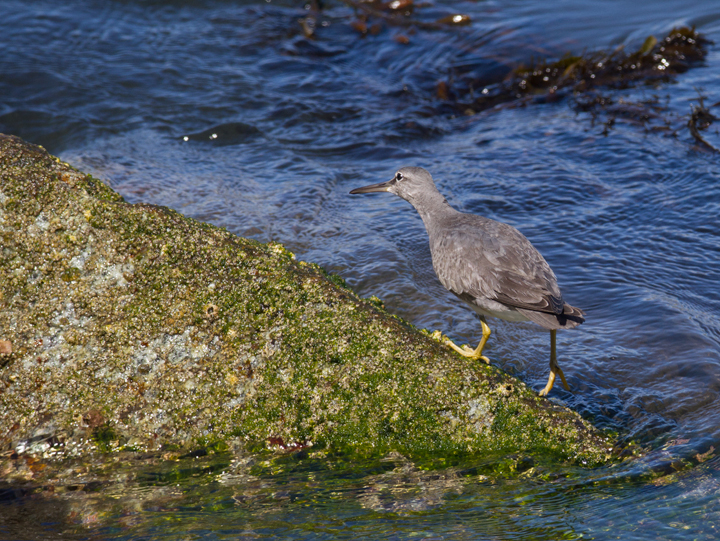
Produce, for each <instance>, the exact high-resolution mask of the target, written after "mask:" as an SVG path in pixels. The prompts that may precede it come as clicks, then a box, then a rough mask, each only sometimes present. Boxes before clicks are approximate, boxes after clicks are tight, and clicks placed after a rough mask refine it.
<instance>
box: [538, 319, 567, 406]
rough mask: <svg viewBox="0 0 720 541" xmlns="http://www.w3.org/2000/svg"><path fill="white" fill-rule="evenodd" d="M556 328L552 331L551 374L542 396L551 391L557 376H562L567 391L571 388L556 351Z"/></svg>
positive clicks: (541, 393) (541, 392)
mask: <svg viewBox="0 0 720 541" xmlns="http://www.w3.org/2000/svg"><path fill="white" fill-rule="evenodd" d="M556 332H557V331H556V330H555V329H552V330H551V331H550V376H549V377H548V382H547V385H545V388H544V389H543V390H542V391H540V396H547V394H548V393H549V392H550V389H552V388H553V385H554V384H555V376H556V375H557V376H560V379H561V380H562V384H563V387H565V390H566V391H569V390H570V386H569V385H568V382H567V380H566V379H565V374H563V371H562V368H560V367H559V366H558V363H557V353H556V349H557V346H556V336H555V334H556Z"/></svg>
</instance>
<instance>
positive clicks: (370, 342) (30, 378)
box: [0, 135, 612, 464]
mask: <svg viewBox="0 0 720 541" xmlns="http://www.w3.org/2000/svg"><path fill="white" fill-rule="evenodd" d="M0 245H1V248H0V250H1V254H2V257H0V343H3V344H4V346H3V347H4V349H2V348H0V353H2V352H3V351H4V353H2V355H0V366H2V367H1V368H0V412H2V414H1V415H0V452H5V454H6V455H7V454H8V453H15V454H22V453H33V454H36V455H44V456H50V455H53V454H60V455H76V456H77V455H80V456H82V455H84V454H86V453H94V452H98V451H102V452H112V451H113V450H116V449H135V450H154V449H159V448H162V447H163V446H164V447H165V448H172V449H184V448H185V449H187V448H195V447H197V445H199V444H206V443H207V442H215V443H217V442H220V443H222V442H229V441H231V440H232V441H233V442H234V443H233V444H234V445H235V444H237V442H238V441H241V442H244V443H243V445H244V446H245V447H246V448H247V449H250V450H252V449H259V448H268V447H269V448H275V449H298V448H305V449H306V448H308V447H310V446H312V448H313V449H319V448H320V449H326V450H333V451H341V452H350V453H360V454H366V455H375V454H380V453H387V452H390V451H397V452H400V453H403V454H405V455H407V456H429V457H432V456H448V455H456V454H466V453H470V454H474V453H478V454H483V455H488V454H490V453H518V452H523V453H534V454H542V455H543V456H545V457H551V458H553V459H557V460H572V461H578V462H580V463H583V464H585V463H586V464H599V463H603V462H605V461H607V460H608V459H609V448H610V447H612V442H611V440H610V438H609V437H608V436H607V435H606V434H603V433H601V432H599V431H597V430H595V429H594V428H593V427H592V426H591V425H590V424H589V423H588V422H586V421H585V420H584V419H582V418H581V417H580V416H579V415H578V414H577V413H575V412H573V411H570V410H569V409H567V408H564V407H561V406H559V405H557V404H555V403H553V402H551V401H548V400H546V399H544V398H540V397H538V396H537V395H536V394H535V393H534V392H533V391H532V390H531V389H529V388H528V387H527V386H526V385H524V384H523V383H522V382H520V381H519V380H517V379H515V378H513V377H510V376H509V375H507V374H505V373H503V372H502V371H500V370H499V369H497V368H495V367H492V366H487V365H485V364H483V363H481V362H476V361H471V360H468V359H465V358H463V357H461V356H459V355H457V354H455V353H453V352H452V351H451V350H449V349H448V348H447V347H446V346H443V345H441V344H440V343H438V342H436V341H435V340H433V339H432V338H431V337H429V336H428V335H427V334H425V333H422V332H420V331H418V330H417V329H415V328H414V327H413V326H411V325H409V324H408V323H406V322H404V321H402V320H401V319H400V318H397V317H395V316H392V315H390V314H388V313H387V312H386V311H385V310H384V308H383V306H382V303H381V302H379V301H378V299H374V298H373V299H368V300H365V299H361V298H359V297H358V296H357V295H355V294H354V293H353V292H352V291H351V290H350V289H348V288H347V287H346V286H345V285H344V282H343V281H342V280H341V279H338V278H336V277H333V276H329V275H328V274H327V273H326V272H324V271H323V270H322V269H321V268H320V267H318V266H317V265H314V264H310V263H304V262H301V261H297V260H296V259H295V257H294V256H293V254H291V253H289V252H288V251H287V250H286V249H284V248H283V247H282V246H281V245H279V244H275V243H270V244H261V243H258V242H255V241H252V240H248V239H244V238H240V237H237V236H235V235H233V234H231V233H229V232H227V231H225V230H223V229H220V228H217V227H214V226H211V225H208V224H204V223H200V222H197V221H195V220H192V219H189V218H186V217H184V216H182V215H181V214H179V213H177V212H175V211H173V210H170V209H168V208H164V207H157V206H152V205H145V204H135V205H131V204H128V203H126V202H124V201H123V199H122V197H120V196H119V195H118V194H117V193H115V192H114V191H112V190H111V189H110V188H109V187H107V186H106V185H105V184H103V183H102V182H101V181H99V180H97V179H95V178H92V177H91V176H89V175H85V174H83V173H81V172H78V171H77V170H75V169H73V168H72V167H70V166H69V165H67V164H65V163H63V162H61V161H60V160H59V159H58V158H55V157H53V156H51V155H50V154H48V153H47V152H46V151H45V150H44V149H42V148H41V147H37V146H34V145H31V144H28V143H26V142H24V141H22V140H20V139H18V138H16V137H12V136H3V135H0Z"/></svg>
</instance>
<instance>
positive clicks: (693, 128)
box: [688, 96, 720, 152]
mask: <svg viewBox="0 0 720 541" xmlns="http://www.w3.org/2000/svg"><path fill="white" fill-rule="evenodd" d="M716 105H720V102H717V103H714V104H713V105H712V106H711V107H715V106H716ZM716 120H718V118H717V117H716V116H715V115H713V114H712V113H711V112H710V110H709V109H708V108H707V107H706V106H705V97H704V96H698V104H697V105H694V106H693V108H692V111H691V112H690V118H689V119H688V129H689V130H690V134H691V135H692V136H693V137H694V138H695V141H697V142H698V143H700V144H701V145H703V146H704V147H706V148H709V149H710V150H713V151H715V152H720V149H718V148H717V147H716V146H714V145H712V144H710V143H709V142H708V141H707V140H706V139H705V138H704V137H703V136H702V135H701V133H700V131H701V130H707V129H708V128H709V127H710V125H711V124H712V123H713V122H714V121H716Z"/></svg>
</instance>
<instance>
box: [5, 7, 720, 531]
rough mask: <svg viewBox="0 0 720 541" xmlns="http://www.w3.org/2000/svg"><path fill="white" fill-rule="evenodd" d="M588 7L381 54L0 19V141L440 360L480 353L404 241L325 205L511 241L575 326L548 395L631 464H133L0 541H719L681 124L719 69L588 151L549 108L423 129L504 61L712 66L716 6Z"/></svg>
mask: <svg viewBox="0 0 720 541" xmlns="http://www.w3.org/2000/svg"><path fill="white" fill-rule="evenodd" d="M590 4H591V3H584V2H577V1H572V0H563V1H561V2H559V3H554V4H552V5H550V4H547V3H543V4H541V3H536V2H526V1H520V0H518V1H513V2H502V3H498V2H492V1H491V2H482V3H475V2H459V3H452V5H450V4H447V3H437V4H436V5H435V6H431V7H429V8H427V9H428V11H427V13H428V14H429V15H428V17H429V18H434V19H432V20H435V19H436V18H440V17H441V16H443V15H445V14H447V13H448V12H458V13H466V14H468V15H470V17H471V19H472V21H473V22H472V24H470V25H468V26H463V27H457V28H453V29H451V30H431V29H427V30H423V29H420V30H416V31H410V30H408V29H406V28H404V29H402V32H403V35H406V37H407V38H408V41H407V43H404V42H403V40H398V39H395V38H396V37H397V34H398V33H399V32H400V30H398V28H397V27H392V26H383V27H382V28H381V29H380V32H379V33H377V35H373V34H372V33H371V32H368V33H367V35H365V36H364V37H362V36H361V35H360V34H359V33H358V32H357V31H355V30H352V29H351V27H350V26H349V24H350V22H351V21H352V20H353V18H354V15H353V12H352V10H349V9H348V8H346V7H345V6H343V5H342V4H341V3H337V4H335V3H331V4H329V5H328V7H327V9H326V10H325V11H324V12H323V15H322V17H321V19H319V23H320V26H319V27H317V28H316V36H315V39H307V38H305V37H304V35H303V29H302V27H301V25H299V24H298V19H300V18H302V17H304V16H305V14H306V10H305V9H303V8H302V7H301V6H300V5H299V4H294V3H293V2H290V1H287V2H280V3H278V2H276V1H275V0H273V1H269V2H265V1H262V2H260V1H258V2H254V1H247V2H240V3H227V2H220V1H218V2H213V3H210V4H208V5H205V4H204V3H195V2H184V1H176V2H172V3H160V2H158V3H152V2H151V3H145V2H142V3H140V2H114V3H107V2H96V1H94V0H90V1H87V2H66V3H62V4H57V3H52V2H36V3H33V5H32V7H28V6H27V5H26V3H24V2H21V1H19V0H8V1H6V2H3V12H4V13H3V19H2V21H0V30H2V32H0V43H2V45H3V54H2V55H0V131H2V132H8V133H14V134H17V135H20V136H22V137H25V138H27V139H28V140H30V141H33V142H36V143H39V144H43V145H45V146H46V147H47V148H48V150H50V151H51V152H54V153H57V154H60V155H61V156H62V157H63V159H65V160H66V161H69V162H70V163H72V164H74V165H75V166H77V167H78V168H80V169H82V170H85V171H88V172H92V173H93V174H95V175H96V176H98V177H101V178H104V179H108V181H109V182H110V183H111V185H112V186H113V187H114V188H115V189H116V190H118V191H119V192H120V193H121V194H122V195H123V196H124V197H125V198H126V199H128V200H129V201H132V202H135V201H144V202H149V203H156V204H162V205H168V206H171V207H173V208H176V209H178V210H180V211H181V212H183V213H185V214H187V215H190V216H193V217H195V218H198V219H201V220H205V221H210V222H212V223H214V224H216V225H219V226H223V227H227V228H228V229H229V230H231V231H233V232H235V233H238V234H240V235H244V236H251V237H254V238H257V239H260V240H263V241H266V240H271V239H272V240H277V241H280V242H282V243H284V244H285V245H287V247H288V248H289V249H291V250H292V251H294V252H296V253H297V254H298V256H299V257H300V258H302V259H307V260H311V261H314V262H318V263H320V264H321V265H323V266H324V267H325V268H327V269H328V270H330V271H333V272H338V273H340V274H341V275H342V276H343V277H345V278H346V279H347V281H348V282H349V283H350V284H351V285H352V286H353V287H354V288H355V289H356V290H357V291H358V292H359V293H360V294H361V295H363V296H369V295H377V296H379V297H381V298H382V299H383V300H384V302H385V304H386V306H387V307H388V309H390V310H391V311H392V312H394V313H396V314H399V315H401V316H402V317H404V318H406V319H408V320H410V321H412V322H413V323H415V324H416V325H418V326H420V327H426V328H429V329H442V330H443V332H446V333H447V334H449V335H450V336H451V337H452V338H453V339H455V340H456V341H460V342H461V343H462V342H468V343H475V342H477V338H478V335H479V326H478V322H477V320H476V319H475V318H474V316H473V315H472V314H471V313H470V312H469V311H468V310H467V309H466V308H465V307H463V306H462V305H461V304H460V303H459V301H456V300H455V299H454V298H452V297H451V296H450V295H449V294H448V293H447V292H446V291H445V290H444V289H443V288H442V286H441V285H440V284H439V283H438V282H437V280H436V279H435V277H434V274H433V272H432V266H431V262H430V258H429V251H428V247H427V241H426V237H425V232H424V228H423V225H422V223H421V221H420V218H419V217H418V216H417V214H416V213H415V212H414V211H413V210H412V209H411V208H410V207H409V205H407V204H406V203H404V202H403V201H400V200H398V199H397V198H393V197H391V196H385V197H384V196H382V195H378V196H376V197H368V198H352V197H350V196H349V195H348V194H347V192H348V191H349V189H351V188H353V187H356V186H361V185H365V184H369V183H372V182H379V181H381V180H386V179H388V178H390V175H392V174H393V173H394V172H395V170H396V169H397V168H399V167H400V166H403V165H420V166H423V167H426V168H427V169H429V170H430V171H431V172H432V173H433V174H434V176H435V178H436V181H437V184H438V188H439V189H440V190H441V192H443V194H445V195H446V196H447V198H448V200H449V201H450V203H451V204H452V205H454V206H455V207H456V208H459V209H461V210H465V211H469V212H476V213H480V214H483V215H486V216H488V217H491V218H494V219H498V220H501V221H505V222H508V223H511V224H513V225H515V226H516V227H518V228H519V229H520V230H521V231H522V232H523V233H525V235H526V236H527V237H528V238H530V239H531V241H532V242H533V243H534V244H535V245H536V246H537V247H538V248H539V249H540V251H541V252H542V253H543V254H544V255H545V257H546V259H547V260H548V261H549V262H550V264H551V265H552V267H553V269H554V270H555V272H556V274H557V275H558V279H559V282H560V285H561V287H562V289H563V293H564V295H565V297H566V299H567V301H568V302H569V303H571V304H573V305H576V306H579V307H582V308H583V309H585V310H586V312H587V323H586V324H584V325H583V326H581V327H580V328H578V329H576V330H574V331H572V332H567V333H560V334H559V336H558V340H559V355H560V362H561V364H562V366H563V368H564V370H565V373H566V375H567V376H568V378H569V383H570V385H571V386H572V392H566V391H564V390H562V389H561V388H559V389H557V390H553V394H552V399H554V400H562V401H564V402H565V403H567V404H568V405H569V406H571V407H573V408H575V409H577V410H578V411H580V412H581V413H583V414H584V415H586V416H588V417H589V418H592V419H593V420H594V422H595V423H596V424H598V425H600V426H608V427H612V428H614V429H616V430H619V431H620V432H621V433H622V434H623V437H624V439H625V440H626V441H635V442H637V443H639V444H641V445H643V446H646V447H647V448H649V449H651V451H650V452H649V454H648V455H647V456H645V457H644V458H643V459H642V460H641V461H634V462H633V463H632V464H625V465H623V466H621V467H618V468H615V469H609V470H601V471H592V472H587V471H577V470H568V469H567V468H560V467H558V469H557V471H555V472H549V471H546V470H543V468H542V467H541V466H540V465H537V464H533V465H530V466H529V467H527V468H526V469H524V470H523V471H517V467H516V469H515V470H514V471H512V472H510V473H509V474H508V475H506V476H503V475H497V474H493V475H489V474H488V473H487V472H485V473H483V472H484V470H483V465H482V464H478V463H475V464H464V465H455V466H453V467H445V468H442V467H441V468H439V469H435V470H433V472H426V471H423V470H422V469H418V466H416V465H412V464H407V463H405V462H403V460H402V459H401V458H398V457H390V458H389V459H388V460H387V461H385V462H379V463H377V464H372V465H367V467H365V466H363V468H365V469H361V470H360V471H358V470H357V469H355V468H354V467H350V466H349V465H348V464H347V463H343V462H342V461H340V462H338V464H337V465H334V464H333V463H332V461H327V460H320V459H312V460H300V461H296V463H293V464H291V465H289V466H285V467H283V468H280V470H278V471H274V472H273V471H271V469H272V468H270V467H263V466H262V465H260V466H258V465H255V466H252V465H248V464H246V463H245V462H243V461H242V460H241V459H239V458H235V459H230V458H227V459H223V460H225V462H222V460H220V459H207V461H208V463H207V464H206V466H207V467H208V468H210V471H209V472H208V471H207V470H206V469H203V467H200V468H199V469H198V470H197V471H195V470H193V469H192V467H190V466H183V467H186V468H188V471H189V472H190V473H187V474H182V475H177V478H176V479H173V478H171V475H175V474H173V473H172V472H173V471H175V469H176V468H177V466H176V465H174V464H171V465H168V466H162V464H152V465H150V464H140V463H137V464H136V463H134V462H133V464H135V467H133V468H130V469H129V470H128V471H127V472H126V473H124V474H122V475H125V476H126V477H125V479H127V482H124V481H121V480H119V479H120V477H117V476H116V477H115V478H113V479H112V480H108V482H107V483H106V484H104V485H101V486H95V487H90V488H88V487H87V486H86V485H84V484H82V482H81V481H77V480H76V481H73V482H75V483H76V485H72V486H75V487H76V489H72V488H69V485H68V486H66V485H63V486H62V487H60V486H58V488H57V489H56V490H55V491H54V492H50V491H49V490H48V487H44V488H43V489H41V490H39V491H34V490H29V489H27V490H26V489H22V488H21V487H19V486H15V487H14V488H13V489H12V490H10V491H9V492H8V491H4V492H2V494H3V499H4V500H5V501H7V502H8V503H2V504H0V517H2V521H0V537H3V538H12V539H30V538H42V537H53V535H54V532H57V530H58V529H63V531H65V530H67V532H66V534H67V536H69V537H72V536H77V537H81V538H85V537H90V536H92V537H97V538H136V537H143V538H154V537H160V536H170V537H173V538H175V537H177V538H183V539H186V538H197V537H201V538H204V537H207V538H219V537H232V538H238V537H240V538H247V539H254V538H263V537H288V538H290V537H291V538H312V539H315V538H336V537H343V538H348V539H352V538H361V537H363V538H365V537H370V538H379V537H388V538H403V539H404V538H421V539H432V538H450V539H512V538H517V539H561V538H567V539H573V538H579V537H581V536H582V537H585V538H593V539H611V538H613V539H614V538H620V539H656V538H660V539H670V538H672V539H714V538H716V537H717V532H716V531H715V529H716V525H717V524H720V521H719V520H718V518H719V517H718V511H719V510H718V507H717V501H718V479H719V478H720V476H719V475H718V467H719V466H718V464H719V463H718V459H717V458H715V453H714V450H715V449H720V428H719V427H720V405H719V404H720V402H719V401H718V400H717V397H718V391H719V390H720V366H719V365H720V294H719V293H718V291H719V290H718V287H717V284H718V283H720V236H719V235H718V231H720V219H719V218H718V216H720V183H719V182H718V178H720V174H719V173H720V171H719V167H718V166H719V157H718V156H717V155H716V154H713V153H711V152H709V151H707V150H706V149H704V148H700V147H698V146H696V145H695V144H694V142H693V139H692V137H691V136H690V134H689V132H688V130H687V127H686V125H685V123H686V121H687V118H688V116H687V115H688V114H689V112H690V106H691V104H693V103H696V102H697V97H698V92H699V91H700V92H702V93H704V94H705V95H707V96H708V98H707V100H706V103H707V104H712V103H715V102H717V101H718V100H720V94H718V93H717V90H716V86H717V85H716V82H717V77H718V70H720V58H719V57H718V53H717V46H710V49H709V54H708V57H707V60H706V64H705V65H704V66H703V67H699V68H695V69H693V70H691V71H689V72H688V73H686V74H683V75H681V76H680V77H679V78H678V79H677V80H676V82H674V83H668V84H660V85H659V86H653V87H645V86H639V87H636V88H631V89H621V90H618V89H614V90H613V89H608V90H607V91H604V93H605V94H607V95H608V96H610V97H611V98H612V99H613V100H614V103H620V100H625V101H626V102H631V103H640V102H648V103H658V104H662V110H659V111H658V113H657V114H658V115H659V116H660V118H661V120H657V119H655V120H653V122H651V123H644V121H638V119H637V118H629V117H628V118H623V117H621V116H618V117H617V118H616V120H615V123H614V124H613V125H602V123H603V122H605V121H606V120H607V119H603V118H599V117H598V118H594V117H593V113H592V112H591V111H590V112H582V111H578V110H577V109H576V108H575V107H573V106H571V104H570V103H568V102H567V101H560V102H558V103H552V104H550V103H548V104H522V103H520V104H514V105H512V106H510V107H505V108H497V109H493V110H489V111H485V112H483V113H481V114H476V115H474V116H462V115H461V116H457V117H455V116H452V115H450V114H438V111H442V110H444V109H443V107H442V103H440V101H439V100H438V98H437V95H438V94H437V84H438V82H439V81H444V80H447V79H448V77H449V74H451V72H452V70H453V69H455V70H456V71H458V72H466V71H467V70H468V67H469V66H471V67H472V68H473V69H476V70H478V73H477V76H478V78H479V79H482V78H483V77H485V78H486V79H487V80H488V81H494V80H497V78H498V77H499V76H501V75H502V74H504V73H507V69H508V66H513V65H515V64H516V63H517V62H519V61H529V60H530V59H532V58H538V57H545V56H549V57H554V58H557V57H560V56H562V55H563V54H565V53H566V52H581V51H582V50H583V49H585V48H595V47H603V48H609V47H614V46H617V45H620V44H627V45H628V47H632V48H634V49H636V48H637V47H639V46H640V45H641V44H642V40H643V39H644V38H645V37H646V36H647V35H649V34H653V33H654V34H656V35H657V36H658V37H659V36H661V35H664V34H666V33H667V32H668V31H669V30H670V28H672V27H673V26H677V25H683V24H684V25H696V26H697V28H698V30H699V31H701V32H703V33H704V34H705V35H706V36H707V37H708V38H710V39H712V40H714V41H715V42H716V43H720V11H719V10H718V7H717V5H716V3H715V2H710V1H703V2H700V3H694V4H692V5H690V4H685V3H682V2H678V1H669V0H665V1H663V2H661V3H659V4H658V3H656V4H655V7H654V9H652V10H648V9H647V7H646V6H644V5H643V4H642V3H638V2H628V1H627V0H609V1H608V2H604V3H602V4H598V3H595V4H592V5H590ZM324 23H327V24H324ZM498 74H500V75H498ZM715 112H716V114H717V111H715ZM658 126H664V127H663V129H657V128H658ZM713 129H714V128H711V129H710V130H708V132H707V137H708V139H712V140H713V141H714V142H715V144H716V146H718V142H720V134H718V133H717V132H716V131H713ZM490 323H491V326H492V328H493V335H492V338H491V340H490V342H489V343H488V346H487V349H486V352H487V355H488V356H489V357H490V359H491V360H492V362H493V363H494V364H496V365H498V366H501V367H502V368H504V369H505V370H507V371H509V372H511V373H514V374H516V375H518V376H519V377H521V378H522V379H523V380H525V381H527V382H528V383H529V384H530V385H533V386H534V387H535V388H536V389H539V388H541V387H542V385H543V384H544V382H545V380H546V377H547V355H548V352H549V344H548V339H547V334H546V333H545V332H542V331H540V330H539V329H537V328H534V327H532V326H531V325H529V324H511V323H506V322H502V321H491V322H490ZM698 456H700V457H701V458H702V460H701V459H700V458H697V457H698ZM213 460H220V462H218V463H215V462H213ZM231 460H236V462H234V463H233V462H231ZM199 461H200V462H202V460H200V459H199ZM140 462H141V461H140ZM160 463H162V461H160ZM151 466H152V467H151ZM690 466H694V467H690ZM164 467H166V468H168V469H169V470H170V471H171V473H168V474H167V475H166V476H165V477H163V476H162V475H160V476H159V477H158V474H157V469H158V468H160V469H162V468H164ZM143 471H146V472H149V473H146V475H148V478H147V479H142V478H141V476H142V475H143V473H142V472H143ZM493 471H495V470H493ZM152 472H155V473H152ZM118 475H120V474H118ZM138 476H140V477H138ZM153 476H155V477H153ZM63 487H64V488H63ZM68 525H69V526H68ZM68 528H69V529H68Z"/></svg>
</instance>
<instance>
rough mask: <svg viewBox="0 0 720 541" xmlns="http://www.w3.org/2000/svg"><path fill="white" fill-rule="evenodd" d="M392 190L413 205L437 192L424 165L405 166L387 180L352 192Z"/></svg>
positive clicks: (391, 191)
mask: <svg viewBox="0 0 720 541" xmlns="http://www.w3.org/2000/svg"><path fill="white" fill-rule="evenodd" d="M375 192H390V193H394V194H395V195H397V196H399V197H402V198H403V199H405V200H406V201H408V202H410V203H411V204H413V205H416V203H417V202H419V201H421V200H423V199H424V198H426V197H427V196H428V195H430V194H434V193H437V188H435V183H434V182H433V178H432V175H431V174H430V173H429V172H428V171H426V170H425V169H423V168H422V167H403V168H401V169H399V170H398V172H397V173H395V176H394V177H393V178H391V179H390V180H388V181H387V182H380V183H378V184H371V185H370V186H364V187H362V188H355V189H354V190H352V191H351V192H350V193H351V194H361V193H375Z"/></svg>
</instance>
